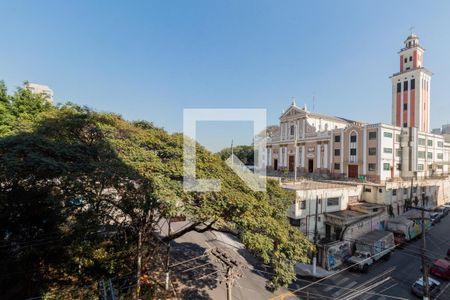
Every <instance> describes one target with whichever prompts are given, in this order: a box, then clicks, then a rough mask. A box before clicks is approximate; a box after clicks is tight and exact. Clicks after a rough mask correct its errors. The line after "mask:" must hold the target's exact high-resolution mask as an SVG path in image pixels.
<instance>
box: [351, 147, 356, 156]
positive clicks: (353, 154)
mask: <svg viewBox="0 0 450 300" xmlns="http://www.w3.org/2000/svg"><path fill="white" fill-rule="evenodd" d="M350 155H351V156H355V155H356V149H355V148H352V149H350Z"/></svg>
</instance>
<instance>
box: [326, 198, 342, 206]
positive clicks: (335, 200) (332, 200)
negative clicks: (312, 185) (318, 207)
mask: <svg viewBox="0 0 450 300" xmlns="http://www.w3.org/2000/svg"><path fill="white" fill-rule="evenodd" d="M336 205H339V198H337V197H336V198H328V199H327V206H336Z"/></svg>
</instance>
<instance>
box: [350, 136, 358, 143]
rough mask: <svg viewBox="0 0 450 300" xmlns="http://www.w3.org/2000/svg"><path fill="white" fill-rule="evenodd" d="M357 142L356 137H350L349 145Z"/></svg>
mask: <svg viewBox="0 0 450 300" xmlns="http://www.w3.org/2000/svg"><path fill="white" fill-rule="evenodd" d="M357 140H358V138H357V136H356V135H352V136H350V143H356V141H357Z"/></svg>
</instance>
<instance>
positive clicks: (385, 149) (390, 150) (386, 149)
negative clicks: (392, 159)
mask: <svg viewBox="0 0 450 300" xmlns="http://www.w3.org/2000/svg"><path fill="white" fill-rule="evenodd" d="M383 152H384V153H392V148H383Z"/></svg>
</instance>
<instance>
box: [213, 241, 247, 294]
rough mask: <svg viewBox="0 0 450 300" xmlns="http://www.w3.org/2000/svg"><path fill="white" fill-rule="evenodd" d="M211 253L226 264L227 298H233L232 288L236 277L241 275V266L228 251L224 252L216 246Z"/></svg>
mask: <svg viewBox="0 0 450 300" xmlns="http://www.w3.org/2000/svg"><path fill="white" fill-rule="evenodd" d="M211 254H212V255H214V256H215V257H216V259H217V260H218V261H219V262H221V263H222V265H224V266H225V268H226V272H225V284H226V287H227V300H232V288H233V285H234V281H235V280H236V278H238V277H241V276H242V273H241V272H240V269H239V267H240V266H241V264H240V263H238V262H237V261H236V260H235V259H233V258H231V257H230V256H229V255H228V254H227V253H225V252H223V251H222V250H220V249H219V248H215V249H213V250H212V251H211Z"/></svg>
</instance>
